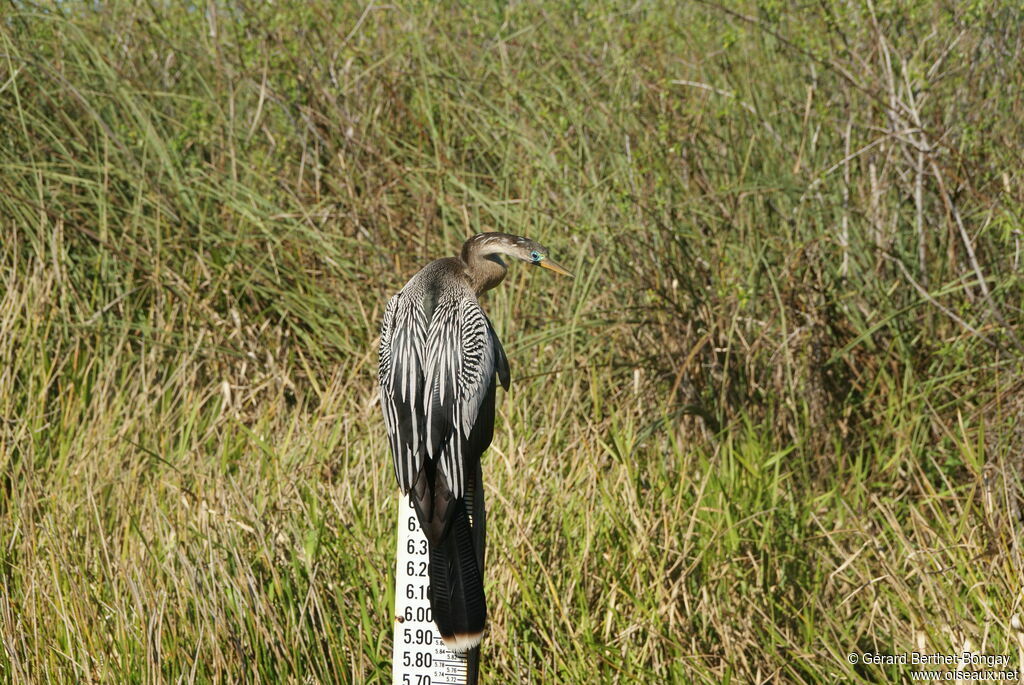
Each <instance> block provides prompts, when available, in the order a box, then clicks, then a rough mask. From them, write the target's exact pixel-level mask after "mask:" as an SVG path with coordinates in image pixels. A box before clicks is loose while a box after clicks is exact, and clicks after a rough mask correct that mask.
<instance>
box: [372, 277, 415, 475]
mask: <svg viewBox="0 0 1024 685" xmlns="http://www.w3.org/2000/svg"><path fill="white" fill-rule="evenodd" d="M418 295H419V293H418V292H416V291H415V289H412V291H410V289H409V288H406V289H403V290H402V292H400V293H398V294H397V295H395V296H394V297H392V298H391V300H390V301H389V302H388V305H387V308H386V309H385V310H384V321H383V323H382V324H381V331H380V367H379V369H380V371H379V377H378V380H379V382H380V405H381V408H382V409H383V411H384V424H385V426H386V427H387V429H388V440H389V442H390V443H391V456H392V458H393V459H394V464H395V477H396V478H397V479H398V484H399V486H400V487H401V488H402V492H408V491H409V489H410V488H411V487H412V484H413V481H414V480H415V478H416V474H417V473H418V472H419V470H420V467H421V466H422V465H423V458H424V456H425V451H424V448H423V447H424V437H425V431H424V411H423V386H424V381H423V379H424V365H425V359H424V351H425V343H426V339H427V321H426V315H425V313H424V311H423V307H422V303H421V302H420V301H419V300H420V299H421V298H420V297H418Z"/></svg>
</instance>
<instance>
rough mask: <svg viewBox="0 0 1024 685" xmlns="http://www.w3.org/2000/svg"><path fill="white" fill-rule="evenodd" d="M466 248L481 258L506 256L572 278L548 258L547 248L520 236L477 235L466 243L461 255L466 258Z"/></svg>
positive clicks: (559, 265) (507, 234) (566, 270)
mask: <svg viewBox="0 0 1024 685" xmlns="http://www.w3.org/2000/svg"><path fill="white" fill-rule="evenodd" d="M466 248H469V249H470V251H473V252H476V253H477V254H478V255H480V256H482V257H487V256H489V255H506V256H508V257H513V258H515V259H518V260H520V261H524V262H526V263H528V264H532V265H533V266H539V267H541V268H544V269H550V270H551V271H554V272H555V273H556V274H561V275H563V276H568V277H569V278H572V274H571V273H569V271H568V269H566V268H565V267H564V266H562V265H561V264H559V263H558V262H556V261H555V260H553V259H551V257H549V256H548V248H546V247H544V246H543V245H541V244H540V243H538V242H535V241H533V240H530V239H529V238H524V237H522V236H518V235H512V234H510V233H478V234H477V235H475V236H473V237H472V238H470V239H469V240H467V241H466V246H465V247H464V248H463V254H464V255H465V256H468V251H467V250H466Z"/></svg>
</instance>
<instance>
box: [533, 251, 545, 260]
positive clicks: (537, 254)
mask: <svg viewBox="0 0 1024 685" xmlns="http://www.w3.org/2000/svg"><path fill="white" fill-rule="evenodd" d="M543 258H544V255H542V254H541V253H540V252H537V251H536V250H534V251H533V252H531V253H530V259H532V260H533V261H535V262H539V261H540V260H541V259H543Z"/></svg>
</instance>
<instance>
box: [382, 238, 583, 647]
mask: <svg viewBox="0 0 1024 685" xmlns="http://www.w3.org/2000/svg"><path fill="white" fill-rule="evenodd" d="M502 255H505V256H509V257H514V258H516V259H520V260H522V261H525V262H528V263H530V264H533V265H536V266H541V267H545V268H548V269H551V270H552V271H555V272H556V273H561V274H565V275H569V272H568V271H566V270H565V269H564V268H562V267H561V266H559V265H558V264H557V263H555V262H553V261H551V260H550V259H548V257H547V249H546V248H544V247H543V246H542V245H539V244H538V243H535V242H533V241H532V240H529V239H527V238H522V237H520V236H515V235H509V234H507V233H480V234H477V235H475V236H473V237H472V238H470V239H469V240H467V241H466V243H465V244H464V245H463V247H462V251H461V254H460V256H459V257H448V258H445V259H438V260H436V261H434V262H431V263H430V264H428V265H427V266H425V267H423V269H422V270H420V272H419V273H417V274H416V275H415V276H413V277H412V278H411V279H410V280H409V282H408V283H407V284H406V285H405V287H404V288H402V290H401V291H400V292H399V293H398V294H397V295H395V296H394V297H392V298H391V300H390V301H389V302H388V305H387V308H386V310H385V312H384V321H383V323H382V325H381V338H380V376H379V381H380V400H381V407H382V408H383V411H384V422H385V424H386V425H387V429H388V438H389V442H390V445H391V453H392V456H393V458H394V466H395V476H396V478H397V479H398V484H399V486H400V487H401V488H402V492H403V493H409V495H410V497H411V500H412V503H413V506H414V507H415V509H416V514H417V516H418V518H419V521H420V526H421V527H422V528H423V532H424V533H425V535H426V537H427V542H428V544H429V547H430V565H429V575H430V606H431V610H432V613H433V616H434V621H435V622H436V623H437V627H438V630H439V631H440V632H441V636H442V638H443V639H444V642H445V644H446V645H447V646H448V647H449V648H450V649H452V650H455V651H465V650H467V649H472V648H475V647H476V646H477V645H479V643H480V640H481V638H482V637H483V632H484V627H485V625H486V622H487V603H486V600H485V597H484V585H483V570H484V548H485V544H486V539H485V526H486V523H485V518H486V513H485V510H484V497H483V484H482V482H481V469H480V457H481V455H482V454H483V453H484V451H485V450H486V449H487V447H488V446H489V445H490V444H491V438H492V436H493V434H494V393H495V389H496V377H497V380H500V382H501V384H502V386H503V387H504V388H505V389H506V390H507V389H508V386H509V368H508V359H507V358H506V357H505V351H504V350H503V349H502V347H501V342H500V341H499V340H498V336H497V334H495V332H494V328H493V327H492V326H491V322H490V321H489V320H488V319H487V316H486V314H484V311H483V309H481V307H480V304H479V302H478V301H477V298H478V296H479V295H480V294H481V293H483V292H485V291H487V290H489V289H491V288H493V287H495V286H497V285H498V284H499V283H501V281H502V279H504V278H505V273H506V271H507V268H508V267H507V266H506V265H505V263H504V262H503V261H502V259H501V256H502Z"/></svg>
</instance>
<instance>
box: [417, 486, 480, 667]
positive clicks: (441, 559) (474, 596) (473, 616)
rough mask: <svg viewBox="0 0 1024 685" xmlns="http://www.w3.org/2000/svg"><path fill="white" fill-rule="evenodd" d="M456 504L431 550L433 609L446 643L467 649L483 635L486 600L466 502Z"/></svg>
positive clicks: (456, 650) (454, 647) (449, 646)
mask: <svg viewBox="0 0 1024 685" xmlns="http://www.w3.org/2000/svg"><path fill="white" fill-rule="evenodd" d="M456 506H457V509H456V511H455V514H454V516H453V517H452V522H451V528H450V529H449V530H448V534H447V535H446V536H445V537H444V539H443V540H442V541H441V543H440V544H438V545H436V546H435V547H434V548H433V549H431V551H430V569H429V572H430V610H431V613H432V614H433V616H434V622H435V623H436V624H437V629H438V630H439V631H440V632H441V639H443V640H444V644H445V646H446V647H448V649H450V650H452V651H454V652H465V651H466V650H468V649H471V648H473V647H475V646H477V645H479V644H480V640H481V639H482V638H483V636H484V625H485V624H486V623H487V602H486V599H485V598H484V583H483V574H482V573H481V572H480V567H479V565H478V564H477V554H476V549H475V548H474V545H473V531H472V528H471V527H470V522H469V516H468V514H467V513H466V505H465V502H464V501H460V502H459V503H458V504H457V505H456Z"/></svg>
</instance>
